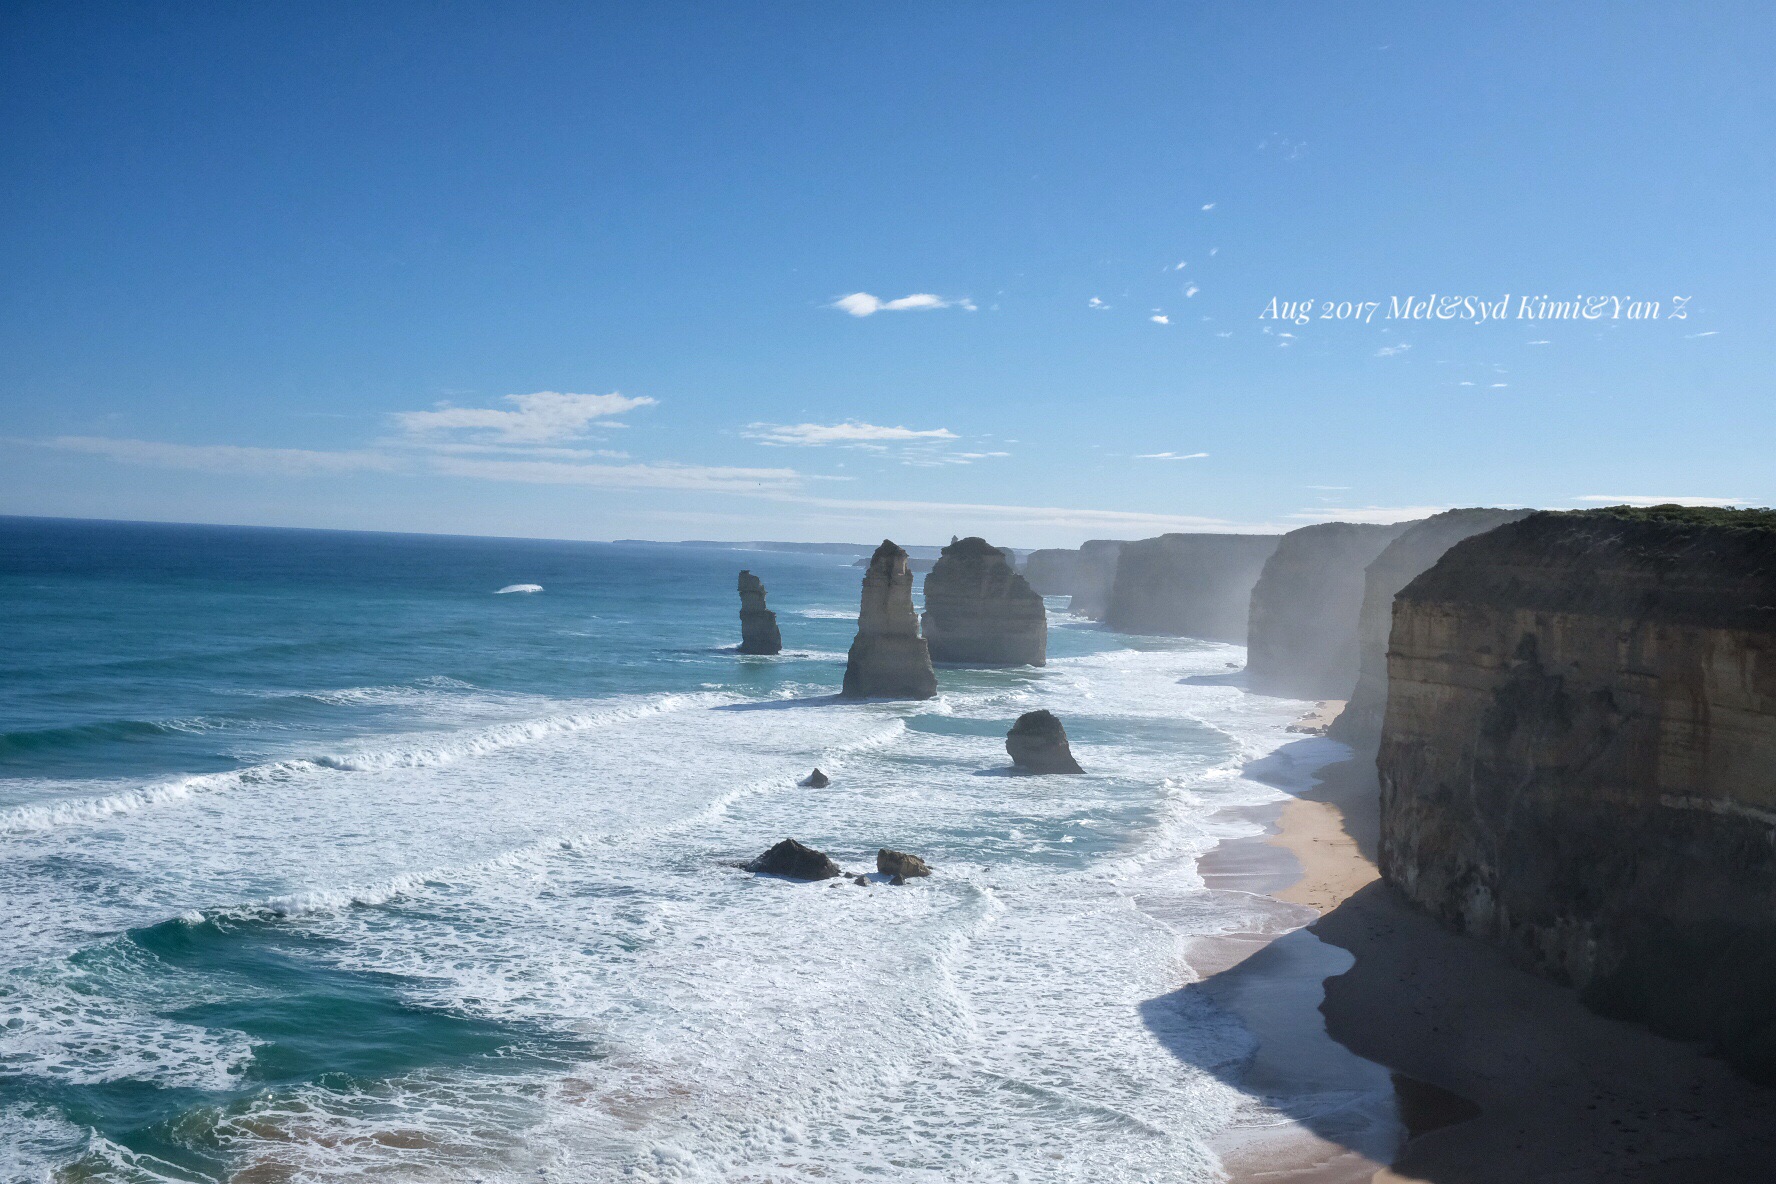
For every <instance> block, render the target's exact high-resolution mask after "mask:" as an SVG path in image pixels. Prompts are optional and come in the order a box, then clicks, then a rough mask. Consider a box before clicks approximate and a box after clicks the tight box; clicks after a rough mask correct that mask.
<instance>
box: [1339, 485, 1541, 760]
mask: <svg viewBox="0 0 1776 1184" xmlns="http://www.w3.org/2000/svg"><path fill="white" fill-rule="evenodd" d="M1529 514H1530V511H1529V510H1492V509H1486V508H1475V509H1465V510H1445V511H1444V512H1443V513H1441V514H1433V515H1431V516H1430V517H1429V518H1426V519H1424V520H1423V521H1422V522H1416V523H1414V524H1413V525H1412V526H1411V527H1410V528H1409V529H1407V530H1406V532H1405V533H1404V534H1402V535H1400V537H1399V538H1397V539H1395V540H1394V541H1393V542H1391V543H1389V544H1388V545H1387V547H1386V549H1384V550H1383V551H1382V553H1381V554H1380V555H1378V556H1376V557H1375V560H1374V561H1373V562H1372V563H1370V564H1369V567H1368V570H1367V571H1366V572H1365V573H1364V575H1363V608H1362V610H1361V612H1360V613H1359V614H1358V616H1357V681H1356V685H1355V687H1354V688H1353V689H1352V690H1350V691H1349V693H1348V694H1343V693H1341V694H1339V695H1334V696H1332V697H1333V698H1346V699H1348V700H1349V702H1347V703H1346V704H1345V705H1344V710H1343V711H1341V712H1339V713H1338V718H1337V719H1334V720H1333V721H1332V726H1331V728H1330V729H1329V730H1328V732H1327V735H1329V736H1331V737H1332V738H1333V739H1335V740H1342V741H1344V742H1345V743H1346V744H1349V745H1350V746H1352V747H1353V748H1359V749H1363V750H1365V751H1366V752H1373V751H1374V749H1375V746H1376V745H1377V744H1379V743H1380V742H1381V720H1382V716H1383V715H1384V714H1385V713H1386V711H1387V701H1388V691H1387V651H1388V631H1389V630H1390V629H1392V628H1393V625H1394V597H1395V596H1397V595H1398V594H1399V592H1400V589H1402V588H1404V587H1405V586H1406V585H1407V584H1410V583H1411V582H1412V581H1413V580H1414V579H1415V578H1417V576H1418V574H1419V573H1420V572H1422V571H1424V570H1425V569H1426V568H1428V567H1430V566H1431V564H1433V563H1435V562H1437V560H1439V559H1441V558H1442V557H1443V552H1445V551H1447V550H1449V548H1451V547H1453V546H1455V544H1457V543H1459V542H1461V541H1462V540H1463V539H1466V538H1472V537H1473V536H1474V535H1477V534H1484V533H1486V532H1487V531H1489V530H1491V529H1493V528H1494V527H1497V526H1503V525H1504V524H1505V523H1507V522H1515V521H1517V520H1518V519H1519V518H1524V517H1527V516H1528V515H1529Z"/></svg>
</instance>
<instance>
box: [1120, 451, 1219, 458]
mask: <svg viewBox="0 0 1776 1184" xmlns="http://www.w3.org/2000/svg"><path fill="white" fill-rule="evenodd" d="M1207 455H1208V453H1206V452H1137V453H1136V454H1135V459H1136V460H1201V459H1202V458H1203V457H1205V456H1207Z"/></svg>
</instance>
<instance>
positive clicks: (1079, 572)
mask: <svg viewBox="0 0 1776 1184" xmlns="http://www.w3.org/2000/svg"><path fill="white" fill-rule="evenodd" d="M1126 546H1128V544H1127V543H1125V542H1123V541H1122V540H1121V539H1090V540H1088V541H1086V542H1083V543H1081V544H1079V564H1078V566H1077V567H1076V568H1074V572H1073V588H1072V592H1071V595H1072V599H1071V600H1069V601H1068V602H1067V611H1068V612H1070V613H1072V614H1073V615H1074V616H1076V617H1089V618H1091V619H1092V620H1094V621H1100V620H1103V618H1104V610H1105V609H1106V608H1108V607H1109V605H1110V589H1111V587H1112V586H1113V585H1114V584H1115V583H1116V563H1117V560H1119V559H1121V558H1122V549H1123V548H1124V547H1126Z"/></svg>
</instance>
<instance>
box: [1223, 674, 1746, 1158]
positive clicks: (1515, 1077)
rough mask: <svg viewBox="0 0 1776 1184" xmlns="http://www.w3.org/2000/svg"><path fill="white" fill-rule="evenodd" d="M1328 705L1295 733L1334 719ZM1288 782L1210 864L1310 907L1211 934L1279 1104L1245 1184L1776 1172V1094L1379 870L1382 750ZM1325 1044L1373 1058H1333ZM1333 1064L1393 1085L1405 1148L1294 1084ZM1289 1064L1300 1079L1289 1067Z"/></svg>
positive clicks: (1233, 1145)
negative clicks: (1551, 977) (1378, 755)
mask: <svg viewBox="0 0 1776 1184" xmlns="http://www.w3.org/2000/svg"><path fill="white" fill-rule="evenodd" d="M1329 708H1331V705H1330V704H1325V705H1320V706H1318V707H1316V709H1315V710H1314V711H1313V712H1310V713H1308V715H1307V716H1304V717H1303V719H1302V720H1301V721H1300V722H1299V723H1298V724H1297V725H1293V726H1292V728H1291V730H1292V731H1301V732H1303V733H1305V734H1307V735H1310V736H1318V735H1321V734H1323V729H1324V726H1325V724H1326V722H1328V720H1329V717H1330V715H1335V714H1336V712H1335V710H1331V711H1329ZM1284 747H1285V749H1287V748H1288V747H1289V746H1287V745H1285V746H1284ZM1315 755H1316V756H1317V755H1319V754H1317V753H1316V754H1315ZM1282 788H1284V789H1285V791H1286V792H1288V793H1289V795H1290V796H1289V798H1288V799H1286V800H1285V801H1283V802H1281V803H1278V804H1277V805H1276V806H1274V807H1272V808H1270V809H1269V810H1268V811H1266V812H1264V814H1262V815H1253V816H1252V817H1253V819H1254V820H1255V821H1258V822H1260V823H1261V824H1263V825H1264V826H1265V833H1264V834H1262V835H1259V836H1248V837H1243V838H1239V839H1232V840H1228V841H1225V842H1223V843H1222V844H1221V845H1219V846H1218V847H1216V848H1214V849H1213V850H1211V851H1209V852H1207V853H1205V854H1204V856H1203V857H1202V858H1201V859H1200V860H1199V862H1198V868H1199V871H1200V872H1201V874H1202V876H1203V879H1204V881H1205V884H1207V886H1208V887H1210V888H1211V889H1214V890H1218V891H1240V892H1252V893H1255V894H1258V895H1262V896H1265V897H1268V898H1269V899H1271V900H1273V901H1275V902H1276V904H1277V906H1278V908H1279V909H1295V910H1301V912H1300V913H1299V914H1296V915H1297V916H1298V917H1304V918H1305V920H1304V921H1303V923H1302V924H1301V925H1300V926H1299V927H1298V928H1293V929H1283V930H1281V931H1279V932H1267V933H1259V934H1244V935H1237V936H1234V937H1223V938H1215V939H1210V940H1208V941H1204V942H1199V943H1197V944H1196V945H1195V946H1193V948H1192V957H1191V958H1190V961H1191V964H1192V966H1193V968H1194V969H1196V971H1197V973H1198V974H1199V975H1200V976H1201V980H1202V981H1201V985H1202V986H1203V987H1205V988H1207V989H1208V990H1209V992H1210V993H1211V995H1213V996H1215V997H1217V999H1218V1000H1223V999H1224V1000H1226V1001H1227V1002H1228V1003H1229V1004H1230V1005H1231V1006H1232V1009H1233V1010H1234V1011H1235V1012H1236V1013H1237V1014H1239V1015H1240V1016H1241V1018H1242V1020H1243V1021H1245V1022H1246V1024H1247V1026H1248V1027H1249V1028H1250V1029H1251V1030H1252V1031H1253V1034H1254V1036H1255V1037H1256V1038H1257V1040H1258V1043H1259V1046H1260V1047H1259V1052H1258V1053H1257V1055H1256V1056H1255V1057H1254V1058H1253V1060H1252V1063H1251V1065H1250V1066H1249V1067H1248V1069H1247V1073H1246V1078H1245V1080H1243V1081H1242V1082H1241V1087H1242V1088H1244V1089H1246V1090H1247V1091H1248V1092H1250V1093H1252V1094H1254V1095H1255V1096H1256V1097H1258V1098H1260V1099H1262V1100H1261V1101H1260V1103H1259V1104H1258V1106H1257V1107H1256V1108H1257V1110H1258V1112H1259V1115H1260V1116H1261V1118H1260V1119H1259V1120H1257V1121H1254V1122H1252V1123H1248V1124H1243V1125H1241V1126H1237V1127H1236V1128H1235V1129H1234V1130H1232V1131H1230V1132H1228V1133H1227V1134H1226V1135H1224V1136H1223V1138H1222V1139H1221V1140H1220V1143H1219V1145H1218V1147H1217V1150H1218V1152H1219V1153H1220V1155H1221V1157H1222V1162H1223V1165H1224V1167H1225V1168H1226V1170H1227V1172H1228V1176H1229V1179H1230V1181H1232V1182H1233V1184H1258V1182H1260V1181H1263V1182H1265V1184H1277V1182H1279V1181H1286V1182H1288V1184H1358V1182H1361V1184H1470V1182H1471V1184H1483V1182H1486V1181H1497V1180H1500V1179H1505V1178H1508V1179H1511V1180H1513V1181H1548V1182H1549V1184H1554V1182H1555V1181H1558V1182H1560V1184H1578V1182H1581V1181H1583V1182H1590V1181H1596V1182H1598V1184H1604V1182H1605V1181H1608V1182H1612V1184H1613V1182H1615V1181H1623V1182H1632V1184H1679V1182H1682V1181H1693V1180H1702V1179H1706V1180H1710V1181H1716V1182H1732V1181H1752V1180H1759V1179H1764V1178H1766V1177H1765V1176H1764V1175H1763V1174H1762V1173H1763V1172H1764V1171H1765V1170H1767V1167H1768V1164H1769V1162H1770V1156H1771V1155H1772V1154H1776V1090H1769V1089H1764V1088H1762V1087H1759V1086H1757V1085H1754V1084H1753V1083H1751V1082H1749V1081H1747V1080H1746V1079H1744V1078H1742V1077H1740V1076H1738V1075H1737V1074H1735V1073H1733V1072H1732V1070H1731V1069H1729V1068H1728V1066H1727V1065H1726V1064H1725V1063H1724V1062H1723V1061H1721V1060H1719V1059H1718V1058H1716V1057H1712V1056H1708V1055H1706V1054H1705V1053H1704V1052H1703V1051H1702V1050H1701V1049H1700V1048H1699V1047H1698V1046H1696V1045H1692V1044H1685V1043H1682V1042H1679V1041H1674V1040H1669V1039H1666V1038H1664V1037H1661V1036H1657V1035H1654V1034H1653V1033H1651V1032H1649V1031H1647V1030H1645V1029H1643V1028H1640V1027H1638V1026H1635V1025H1631V1024H1626V1023H1622V1022H1618V1021H1615V1020H1610V1019H1606V1018H1604V1017H1602V1016H1598V1015H1596V1014H1594V1013H1592V1012H1590V1011H1588V1010H1586V1009H1585V1008H1584V1007H1583V1006H1582V1005H1581V1004H1580V1003H1579V1000H1578V997H1577V995H1576V993H1575V992H1573V991H1571V990H1569V989H1566V988H1564V987H1561V986H1559V985H1557V984H1554V983H1552V982H1549V981H1547V980H1545V979H1542V978H1539V977H1536V976H1534V975H1531V974H1528V973H1527V972H1525V971H1523V970H1521V969H1519V968H1518V967H1516V966H1514V965H1512V964H1511V963H1510V961H1509V960H1508V959H1507V958H1506V956H1505V955H1504V954H1503V953H1502V952H1501V951H1499V950H1497V949H1494V948H1493V947H1490V946H1487V945H1485V944H1483V943H1481V942H1478V941H1475V940H1473V939H1470V938H1465V937H1462V936H1459V935H1457V934H1454V933H1451V932H1449V931H1447V930H1445V929H1443V928H1442V927H1441V926H1439V925H1438V924H1437V923H1436V922H1435V921H1433V920H1431V919H1430V918H1428V917H1426V916H1424V915H1422V914H1420V913H1419V912H1417V911H1416V910H1414V909H1412V908H1410V907H1409V906H1408V905H1406V904H1405V902H1404V901H1402V900H1401V899H1400V898H1399V897H1398V896H1397V895H1396V894H1395V893H1394V892H1393V891H1392V890H1390V889H1389V888H1388V887H1387V886H1386V885H1385V884H1383V883H1382V882H1381V881H1380V878H1379V875H1378V872H1377V869H1376V866H1375V862H1374V856H1375V850H1376V842H1377V839H1378V837H1379V827H1380V819H1379V790H1378V786H1377V784H1376V778H1375V772H1374V761H1373V754H1372V753H1363V752H1356V753H1352V754H1350V755H1349V756H1347V757H1344V758H1343V759H1330V760H1326V761H1324V762H1322V763H1319V764H1317V765H1316V766H1315V767H1313V768H1312V769H1311V783H1310V784H1309V785H1308V786H1307V787H1306V788H1297V787H1296V786H1293V785H1284V786H1282ZM1328 966H1330V967H1331V969H1330V972H1329V973H1327V974H1325V975H1324V976H1323V977H1321V978H1320V979H1319V980H1318V981H1317V982H1312V983H1308V982H1306V981H1304V980H1306V979H1307V978H1309V977H1310V976H1312V975H1314V974H1317V973H1319V971H1320V970H1322V969H1325V968H1327V967H1328ZM1223 982H1227V983H1228V984H1229V985H1227V986H1225V987H1223V986H1222V985H1221V984H1222V983H1223ZM1254 1001H1262V1003H1261V1004H1260V1003H1255V1002H1254ZM1291 1011H1293V1012H1294V1014H1289V1013H1290V1012H1291ZM1325 1044H1331V1045H1333V1046H1336V1047H1337V1048H1338V1049H1339V1050H1341V1052H1342V1053H1343V1054H1344V1055H1345V1056H1348V1057H1350V1058H1352V1059H1353V1060H1352V1061H1344V1060H1342V1059H1340V1058H1338V1057H1336V1056H1330V1057H1329V1056H1328V1054H1327V1052H1326V1048H1325ZM1353 1062H1355V1063H1353ZM1328 1063H1331V1064H1332V1065H1333V1067H1334V1068H1335V1070H1336V1071H1337V1072H1338V1073H1341V1074H1343V1075H1344V1076H1345V1077H1346V1078H1347V1079H1348V1080H1349V1081H1351V1082H1359V1083H1361V1082H1370V1083H1372V1082H1373V1081H1374V1079H1375V1078H1374V1074H1376V1073H1380V1074H1385V1075H1386V1076H1387V1078H1388V1079H1389V1080H1390V1081H1391V1084H1392V1087H1393V1088H1392V1099H1391V1101H1392V1106H1393V1110H1394V1118H1395V1121H1396V1124H1397V1125H1396V1127H1395V1145H1394V1149H1393V1150H1392V1151H1391V1152H1389V1151H1387V1150H1385V1149H1380V1150H1378V1149H1377V1147H1376V1145H1375V1139H1374V1132H1373V1131H1369V1132H1362V1131H1357V1132H1356V1133H1357V1134H1358V1135H1359V1137H1358V1138H1352V1137H1351V1134H1352V1131H1351V1130H1350V1129H1348V1128H1347V1127H1346V1126H1341V1125H1340V1124H1339V1123H1337V1122H1328V1121H1326V1120H1325V1119H1324V1117H1323V1116H1322V1115H1320V1114H1318V1113H1317V1112H1316V1111H1315V1110H1314V1108H1313V1107H1311V1106H1307V1105H1299V1106H1297V1105H1293V1104H1292V1103H1291V1096H1290V1095H1289V1094H1288V1093H1287V1092H1286V1091H1287V1090H1288V1089H1290V1088H1300V1087H1302V1086H1305V1087H1306V1088H1307V1089H1309V1090H1310V1091H1311V1090H1312V1089H1314V1088H1320V1087H1323V1085H1324V1082H1323V1080H1319V1079H1317V1078H1316V1072H1320V1073H1323V1072H1324V1070H1325V1066H1326V1065H1327V1064H1328ZM1278 1065H1282V1066H1287V1067H1288V1072H1287V1073H1285V1074H1284V1075H1282V1076H1280V1077H1279V1076H1278V1075H1277V1073H1276V1069H1275V1067H1276V1066H1278ZM1360 1066H1369V1067H1370V1069H1369V1070H1368V1071H1365V1070H1364V1069H1363V1068H1361V1067H1360ZM1674 1099H1677V1100H1674ZM1265 1119H1268V1120H1269V1121H1264V1120H1265ZM1365 1137H1366V1138H1367V1139H1368V1141H1367V1142H1365V1141H1364V1139H1365ZM1353 1144H1354V1145H1353ZM1505 1164H1509V1165H1511V1167H1510V1169H1509V1175H1508V1176H1504V1175H1501V1174H1500V1165H1505Z"/></svg>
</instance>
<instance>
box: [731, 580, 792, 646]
mask: <svg viewBox="0 0 1776 1184" xmlns="http://www.w3.org/2000/svg"><path fill="white" fill-rule="evenodd" d="M782 650H783V635H782V634H781V633H779V632H778V631H777V614H776V613H774V612H772V611H771V610H770V609H768V608H766V607H765V586H764V584H762V583H761V582H760V581H759V578H758V577H757V576H755V575H753V574H752V573H751V572H749V571H743V572H741V573H740V652H741V653H743V654H776V653H781V652H782Z"/></svg>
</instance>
